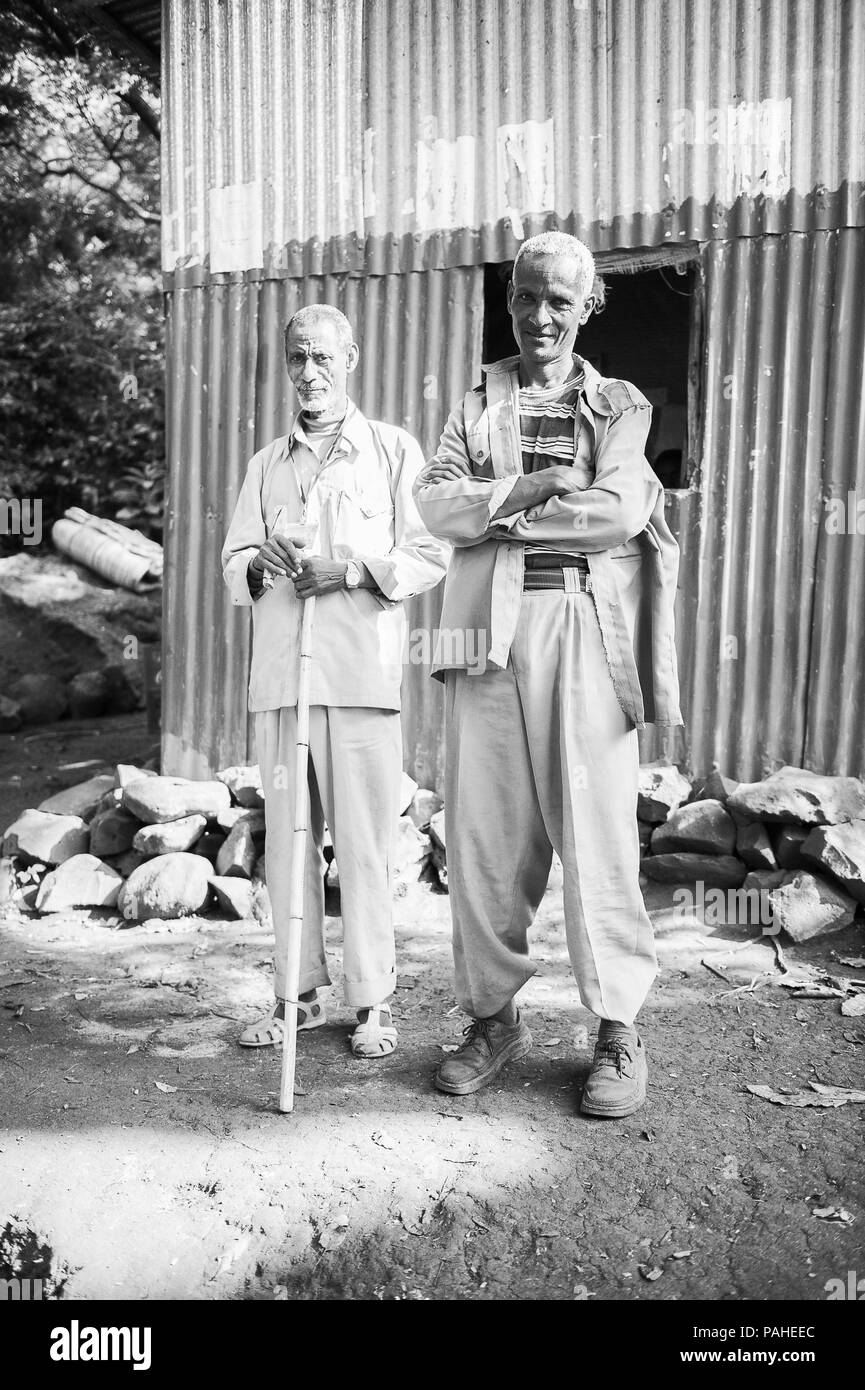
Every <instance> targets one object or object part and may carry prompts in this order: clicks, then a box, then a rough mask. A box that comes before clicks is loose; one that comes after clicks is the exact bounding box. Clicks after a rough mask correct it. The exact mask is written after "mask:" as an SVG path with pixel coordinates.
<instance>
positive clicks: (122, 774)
mask: <svg viewBox="0 0 865 1390" xmlns="http://www.w3.org/2000/svg"><path fill="white" fill-rule="evenodd" d="M156 776H158V774H157V773H155V772H154V771H153V769H152V768H150V767H136V766H135V764H134V763H118V764H117V766H116V767H115V769H114V785H115V787H116V788H117V790H118V791H122V790H123V788H124V787H128V786H129V785H130V783H131V782H140V781H141V779H142V778H143V777H156Z"/></svg>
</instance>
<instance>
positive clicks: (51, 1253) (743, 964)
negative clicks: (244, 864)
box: [0, 885, 865, 1300]
mask: <svg viewBox="0 0 865 1390" xmlns="http://www.w3.org/2000/svg"><path fill="white" fill-rule="evenodd" d="M651 893H652V897H651V898H650V900H649V906H650V909H651V911H652V913H653V918H654V921H655V925H656V931H657V935H658V942H659V950H660V956H661V962H662V970H661V974H660V976H659V979H658V982H657V986H656V988H655V990H654V992H653V994H652V996H651V999H650V1001H649V1003H648V1005H647V1007H646V1008H645V1010H644V1013H643V1015H642V1027H643V1031H644V1036H645V1038H646V1042H647V1048H648V1056H649V1063H650V1095H649V1101H648V1103H647V1105H646V1107H645V1109H644V1110H643V1111H642V1112H641V1113H639V1114H637V1115H634V1116H632V1117H630V1118H629V1119H627V1120H622V1121H612V1122H611V1121H592V1120H587V1119H585V1118H581V1117H580V1116H579V1115H578V1112H577V1107H578V1098H579V1091H580V1086H581V1082H582V1079H583V1078H584V1076H585V1073H586V1071H587V1068H588V1065H589V1060H590V1042H591V1038H592V1037H593V1034H594V1026H593V1020H592V1019H591V1017H590V1016H589V1015H588V1014H587V1013H586V1012H585V1011H584V1010H582V1009H581V1008H579V1007H578V1006H576V1004H575V998H576V996H575V990H574V985H573V980H572V978H571V975H570V971H569V967H568V964H567V958H566V955H565V951H564V947H563V934H562V920H561V895H560V892H559V890H558V889H557V888H556V886H555V885H553V886H551V888H550V890H549V892H548V894H547V897H546V899H545V902H544V904H543V907H542V910H541V913H540V914H539V917H538V921H537V924H536V927H535V930H534V934H533V955H534V959H535V961H536V963H537V966H538V974H537V976H536V977H535V979H534V980H533V981H531V982H530V984H529V985H528V986H527V988H526V989H525V991H524V993H523V996H522V1003H523V1007H524V1010H525V1015H526V1018H527V1020H528V1022H529V1024H530V1026H531V1028H532V1031H533V1034H534V1038H535V1047H534V1050H533V1051H532V1052H531V1053H530V1054H529V1056H528V1057H527V1058H526V1059H524V1060H523V1061H521V1062H519V1063H517V1064H515V1065H513V1066H512V1067H511V1068H510V1069H509V1070H508V1071H507V1072H506V1073H505V1074H503V1076H502V1077H501V1078H499V1082H498V1084H494V1085H493V1086H492V1087H491V1088H489V1089H487V1090H486V1091H483V1092H481V1093H480V1094H479V1095H476V1096H473V1097H468V1098H465V1099H461V1100H458V1099H455V1098H451V1097H445V1096H442V1095H440V1094H439V1093H437V1092H436V1091H435V1090H434V1089H433V1088H432V1086H431V1080H430V1078H431V1073H432V1070H433V1068H434V1066H435V1064H436V1062H437V1061H438V1060H440V1059H441V1058H442V1056H443V1055H444V1053H443V1051H442V1048H443V1046H451V1045H453V1044H454V1043H455V1042H457V1041H458V1040H459V1036H460V1029H461V1027H462V1026H463V1023H464V1020H463V1019H462V1018H461V1017H460V1015H459V1013H458V1012H457V1010H456V1007H455V1003H454V999H453V994H452V984H451V977H450V950H449V926H448V900H447V898H446V897H445V896H442V895H440V894H437V893H434V892H433V891H431V890H430V889H429V888H427V887H425V886H421V885H419V886H418V887H417V888H414V887H412V888H411V889H410V890H409V893H408V895H407V896H406V897H404V898H402V899H400V900H398V901H397V903H396V917H397V923H398V926H397V937H398V958H399V962H400V984H399V988H398V990H397V994H396V1000H395V1005H396V1007H395V1013H396V1017H397V1021H398V1024H399V1029H400V1045H399V1048H398V1050H397V1052H396V1053H395V1054H394V1055H393V1056H392V1057H391V1058H389V1059H386V1060H384V1061H381V1062H377V1063H375V1062H366V1063H365V1062H361V1061H357V1060H355V1059H353V1058H352V1057H351V1055H350V1053H349V1051H348V1045H347V1037H348V1033H349V1031H350V1028H351V1026H352V1021H353V1019H352V1016H351V1014H350V1013H349V1011H348V1010H347V1009H346V1008H345V1007H344V1006H343V1005H341V1004H340V1002H339V998H340V996H339V988H338V984H339V977H338V962H339V931H340V921H339V918H333V919H332V920H331V921H330V924H329V926H330V934H331V940H332V944H333V948H334V949H333V953H332V955H333V962H334V983H335V987H334V989H333V990H332V991H331V996H330V997H331V1005H330V1018H331V1021H330V1023H329V1025H328V1026H327V1027H325V1028H322V1029H320V1030H319V1031H317V1032H313V1033H307V1034H302V1035H301V1038H300V1045H299V1064H298V1096H297V1103H296V1109H295V1112H294V1114H293V1115H292V1116H283V1115H280V1114H279V1113H278V1112H277V1111H276V1109H275V1092H276V1088H277V1085H278V1069H279V1060H280V1059H279V1055H278V1054H276V1053H274V1052H273V1051H272V1050H271V1049H266V1050H262V1051H257V1052H251V1051H246V1050H241V1049H239V1048H238V1047H237V1046H236V1045H235V1037H236V1034H237V1032H238V1031H239V1028H240V1027H241V1026H242V1024H243V1023H245V1022H246V1021H248V1020H249V1019H251V1018H253V1017H255V1016H256V1014H257V1013H258V1012H259V1011H260V1007H261V1006H262V1005H265V1004H266V1002H267V1000H268V996H269V989H270V960H269V956H270V945H269V941H268V939H267V936H266V934H265V933H264V932H263V931H262V929H261V928H260V927H258V926H257V925H255V924H253V923H237V922H225V921H222V920H218V919H216V918H198V919H193V920H189V921H187V922H184V923H183V924H174V923H171V924H168V923H152V924H145V925H143V926H139V927H134V928H120V927H119V926H118V919H117V918H116V917H113V916H111V914H107V913H101V914H97V913H93V914H89V915H88V914H84V913H78V914H74V915H55V916H47V917H44V918H41V919H39V918H36V917H35V916H26V915H25V916H21V915H20V914H18V913H17V912H7V918H6V920H5V922H4V923H3V925H2V939H0V1006H2V1007H0V1072H2V1091H3V1096H4V1114H5V1118H4V1125H3V1129H2V1134H0V1193H2V1203H3V1207H2V1213H0V1266H2V1265H3V1262H4V1260H5V1264H6V1269H4V1268H2V1267H0V1275H2V1274H4V1273H9V1272H11V1273H18V1274H20V1275H21V1276H25V1277H26V1276H27V1275H30V1276H31V1277H39V1276H40V1275H41V1276H42V1277H43V1278H45V1279H47V1280H49V1281H50V1287H51V1289H52V1290H53V1291H54V1293H55V1295H57V1296H61V1297H66V1298H81V1299H95V1298H109V1299H136V1300H137V1299H155V1298H169V1299H200V1298H204V1299H274V1298H276V1299H284V1298H292V1299H294V1298H302V1299H337V1298H339V1299H344V1298H357V1299H373V1298H376V1299H388V1300H390V1299H456V1298H460V1299H539V1298H553V1299H578V1300H588V1299H599V1300H610V1299H612V1300H629V1299H661V1300H671V1299H698V1300H703V1299H705V1300H711V1299H730V1300H739V1299H756V1300H764V1299H789V1298H804V1299H810V1300H822V1299H825V1298H826V1293H825V1291H824V1284H825V1282H826V1281H827V1280H828V1279H830V1278H835V1277H842V1278H846V1274H847V1271H848V1270H849V1269H855V1268H857V1262H858V1266H859V1267H861V1266H862V1262H863V1251H862V1231H863V1229H865V1211H863V1208H865V1190H863V1188H865V1184H863V1176H862V1169H861V1163H860V1162H858V1160H859V1159H860V1158H861V1153H862V1131H863V1122H865V1106H862V1105H847V1106H845V1107H843V1108H839V1109H831V1110H815V1109H804V1110H803V1109H792V1108H786V1107H780V1106H774V1105H771V1104H768V1103H767V1102H765V1101H763V1100H761V1099H758V1098H756V1097H753V1096H751V1095H749V1094H748V1093H747V1092H746V1091H745V1090H744V1087H745V1084H746V1083H747V1082H768V1083H770V1084H772V1085H773V1086H775V1087H788V1088H790V1089H799V1088H801V1087H803V1086H806V1085H807V1083H808V1082H809V1081H812V1080H819V1081H823V1082H827V1083H830V1084H836V1085H846V1086H856V1085H861V1084H862V1081H863V1059H865V1047H863V1044H865V1020H863V1019H851V1018H845V1017H842V1016H841V1014H840V1009H839V1004H838V1001H837V1000H822V1001H806V1000H800V999H792V998H790V997H789V993H788V991H787V990H785V989H783V988H780V987H779V984H778V982H779V980H780V978H781V975H780V972H779V971H778V969H777V967H776V964H775V956H774V951H773V948H772V946H771V943H770V942H769V941H768V940H767V939H765V938H764V939H760V938H757V939H755V940H753V941H752V942H751V944H750V945H747V946H746V947H745V948H744V949H740V950H732V947H734V946H741V944H742V943H743V942H746V941H747V940H748V932H747V931H745V930H741V929H737V928H735V927H732V928H727V927H720V928H719V927H706V926H704V925H702V924H700V925H687V924H686V925H683V924H682V922H681V921H678V922H674V921H673V918H672V914H671V911H670V908H669V904H670V895H669V893H668V892H666V891H661V890H657V889H652V890H651ZM863 946H865V934H863V930H862V927H861V926H854V927H851V928H849V929H848V930H846V931H845V932H843V933H840V934H837V935H835V936H832V937H830V938H824V939H823V941H822V942H820V943H818V944H816V945H812V946H810V947H808V948H805V947H802V948H798V949H797V948H787V950H786V955H787V957H788V960H789V963H790V965H791V966H796V965H797V964H798V963H800V962H805V961H810V962H812V963H822V964H825V965H829V966H831V968H832V969H833V970H835V971H836V972H837V973H841V974H843V973H847V974H852V975H853V976H854V977H855V975H856V972H855V971H851V970H849V969H846V970H845V968H843V967H841V966H838V965H837V964H836V963H834V962H833V960H832V958H831V956H830V951H834V952H835V953H837V954H839V955H845V954H846V955H861V954H862V952H863ZM701 960H707V961H709V962H710V963H711V964H713V965H714V966H715V967H716V969H720V970H722V972H726V973H727V975H728V976H729V984H728V983H727V982H725V981H724V980H722V979H720V978H718V976H717V975H714V974H712V973H711V972H710V971H709V970H708V969H706V967H705V966H703V965H702V964H701ZM861 973H862V972H861V971H860V972H859V974H860V975H861ZM755 976H758V977H760V978H759V980H758V987H757V988H756V989H754V990H753V991H752V992H740V993H730V992H729V990H730V988H731V987H732V986H735V985H740V984H748V983H750V982H751V981H752V980H753V978H754V977H755ZM586 1028H588V1031H589V1041H587V1040H586V1035H585V1029H586ZM827 1207H835V1208H837V1209H843V1211H844V1212H845V1213H846V1215H847V1216H849V1218H850V1219H849V1221H847V1220H827V1219H821V1218H818V1217H816V1216H815V1215H814V1211H815V1209H823V1208H827ZM656 1271H658V1273H656ZM649 1276H651V1277H649Z"/></svg>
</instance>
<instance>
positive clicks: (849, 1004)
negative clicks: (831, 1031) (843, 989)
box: [841, 994, 865, 1018]
mask: <svg viewBox="0 0 865 1390" xmlns="http://www.w3.org/2000/svg"><path fill="white" fill-rule="evenodd" d="M841 1012H842V1014H843V1015H844V1017H845V1018H861V1016H862V1015H863V1014H865V994H854V995H853V997H852V999H845V1000H844V1001H843V1003H842V1004H841Z"/></svg>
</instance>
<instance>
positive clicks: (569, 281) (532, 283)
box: [514, 253, 591, 299]
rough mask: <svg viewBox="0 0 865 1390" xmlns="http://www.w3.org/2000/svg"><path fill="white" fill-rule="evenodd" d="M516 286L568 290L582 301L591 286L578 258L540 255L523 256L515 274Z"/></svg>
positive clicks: (547, 254)
mask: <svg viewBox="0 0 865 1390" xmlns="http://www.w3.org/2000/svg"><path fill="white" fill-rule="evenodd" d="M514 284H515V285H519V286H521V287H524V288H526V289H536V290H539V289H543V290H546V291H553V290H557V291H562V290H566V291H567V292H568V293H569V294H572V295H574V296H575V298H578V299H582V298H583V297H584V296H585V295H587V294H588V292H589V290H590V289H591V285H587V284H586V268H585V266H584V265H582V263H581V262H580V261H578V260H577V258H576V256H568V255H566V254H549V253H546V254H543V255H541V254H538V255H534V256H523V258H522V260H521V261H520V263H519V265H518V266H517V268H516V270H515V272H514Z"/></svg>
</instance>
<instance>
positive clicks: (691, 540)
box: [678, 229, 865, 778]
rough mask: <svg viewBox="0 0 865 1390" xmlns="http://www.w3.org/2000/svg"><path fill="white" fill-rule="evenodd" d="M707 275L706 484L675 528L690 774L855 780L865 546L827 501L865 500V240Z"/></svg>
mask: <svg viewBox="0 0 865 1390" xmlns="http://www.w3.org/2000/svg"><path fill="white" fill-rule="evenodd" d="M703 272H704V288H705V325H704V331H705V358H704V367H703V400H704V409H703V414H702V421H701V428H700V437H699V441H698V446H697V451H696V452H697V457H698V459H699V461H700V469H701V472H700V479H699V486H698V490H697V493H696V495H695V496H692V497H690V498H688V499H687V505H688V506H689V508H690V514H689V515H688V517H687V520H686V521H684V522H683V523H680V531H679V535H680V542H681V544H682V546H683V565H682V575H681V579H680V591H681V600H682V602H681V605H680V615H679V624H678V626H679V654H680V671H681V675H682V684H683V705H684V707H685V712H686V718H687V726H688V730H687V732H688V748H689V757H690V761H691V763H692V764H693V766H694V767H695V768H696V769H698V770H700V771H705V770H707V769H708V768H709V766H710V765H711V763H712V761H713V760H717V761H718V762H719V763H720V765H721V767H722V769H724V770H729V772H730V773H731V775H736V776H738V777H740V778H749V777H760V776H762V775H763V773H764V772H765V771H766V770H768V769H771V768H773V767H775V766H777V765H778V763H779V762H780V761H786V762H792V763H797V764H798V763H802V762H803V760H804V761H805V762H806V763H807V765H808V766H810V767H813V768H815V769H816V770H819V771H844V772H854V773H858V772H863V771H865V718H863V696H862V675H863V672H862V650H863V637H865V603H863V602H862V598H863V595H865V556H863V552H865V546H863V535H861V534H860V535H859V537H858V539H857V537H855V536H849V535H834V534H832V533H830V531H829V530H828V529H827V524H826V523H827V510H826V506H825V499H826V498H827V497H829V496H835V497H841V498H843V500H844V503H845V506H846V503H847V493H848V490H849V489H854V488H856V487H858V489H859V492H858V495H859V496H860V497H865V491H863V485H865V410H863V391H865V377H863V361H865V357H863V336H865V332H863V308H862V306H863V303H865V231H862V230H860V229H845V230H842V231H834V232H814V233H810V234H795V233H793V234H789V235H786V236H779V237H760V238H747V237H743V238H738V239H736V240H735V241H716V242H711V243H708V244H707V245H706V246H705V247H704V248H703ZM861 524H862V530H863V533H865V517H863V520H862V523H861ZM857 600H858V602H857Z"/></svg>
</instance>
